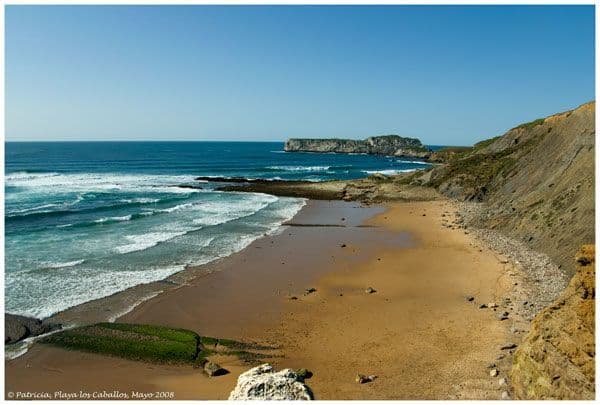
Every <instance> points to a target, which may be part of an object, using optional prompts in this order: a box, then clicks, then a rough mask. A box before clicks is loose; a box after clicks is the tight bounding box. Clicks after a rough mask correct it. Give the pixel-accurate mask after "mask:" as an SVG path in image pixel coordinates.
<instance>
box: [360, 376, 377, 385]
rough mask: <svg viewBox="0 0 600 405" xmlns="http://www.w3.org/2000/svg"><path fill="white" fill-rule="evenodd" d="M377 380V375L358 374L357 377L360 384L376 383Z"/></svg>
mask: <svg viewBox="0 0 600 405" xmlns="http://www.w3.org/2000/svg"><path fill="white" fill-rule="evenodd" d="M376 378H377V376H376V375H362V374H357V375H356V382H357V383H359V384H366V383H368V382H371V381H375V379H376Z"/></svg>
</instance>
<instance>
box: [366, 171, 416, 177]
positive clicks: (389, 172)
mask: <svg viewBox="0 0 600 405" xmlns="http://www.w3.org/2000/svg"><path fill="white" fill-rule="evenodd" d="M417 170H419V169H387V170H361V171H362V172H363V173H367V174H385V175H386V176H391V175H394V174H400V173H410V172H414V171H417Z"/></svg>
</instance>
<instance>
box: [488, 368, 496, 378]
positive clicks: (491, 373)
mask: <svg viewBox="0 0 600 405" xmlns="http://www.w3.org/2000/svg"><path fill="white" fill-rule="evenodd" d="M497 375H498V370H497V369H495V368H494V369H491V370H490V377H496V376H497Z"/></svg>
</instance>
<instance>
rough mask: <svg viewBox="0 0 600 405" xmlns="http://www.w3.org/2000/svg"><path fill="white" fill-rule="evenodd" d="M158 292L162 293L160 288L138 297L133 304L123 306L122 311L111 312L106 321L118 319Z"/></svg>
mask: <svg viewBox="0 0 600 405" xmlns="http://www.w3.org/2000/svg"><path fill="white" fill-rule="evenodd" d="M160 293H162V290H160V291H156V292H153V293H151V294H148V295H145V296H143V297H141V298H139V299H138V300H136V301H135V302H134V303H133V304H131V305H129V306H128V307H126V308H124V309H123V310H122V311H119V312H117V313H115V314H113V315H112V316H110V317H109V318H108V322H114V321H116V320H117V319H119V318H120V317H122V316H123V315H127V314H128V313H130V312H131V311H133V310H134V309H135V308H136V307H137V306H139V305H140V304H143V303H144V302H146V301H148V300H151V299H152V298H154V297H156V296H158V295H159V294H160Z"/></svg>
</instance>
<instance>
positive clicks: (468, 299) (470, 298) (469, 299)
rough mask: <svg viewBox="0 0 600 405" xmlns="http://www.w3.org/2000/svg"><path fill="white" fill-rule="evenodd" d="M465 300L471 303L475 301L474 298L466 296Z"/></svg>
mask: <svg viewBox="0 0 600 405" xmlns="http://www.w3.org/2000/svg"><path fill="white" fill-rule="evenodd" d="M465 299H466V300H467V301H469V302H471V301H473V300H474V299H475V297H473V296H472V295H467V296H466V297H465Z"/></svg>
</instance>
